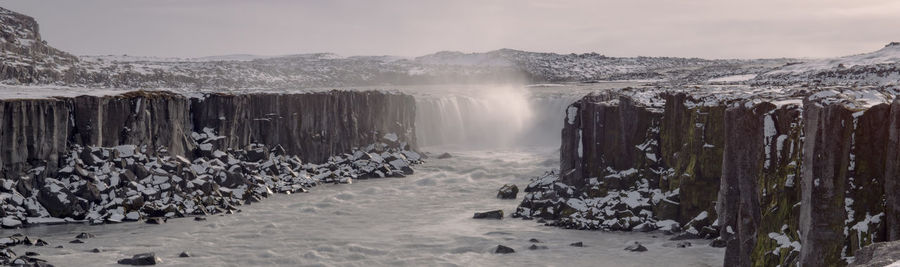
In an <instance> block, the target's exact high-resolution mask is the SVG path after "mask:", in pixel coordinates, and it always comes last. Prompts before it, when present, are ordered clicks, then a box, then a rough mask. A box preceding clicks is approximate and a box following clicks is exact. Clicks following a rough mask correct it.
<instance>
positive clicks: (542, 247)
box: [528, 244, 547, 250]
mask: <svg viewBox="0 0 900 267" xmlns="http://www.w3.org/2000/svg"><path fill="white" fill-rule="evenodd" d="M528 249H530V250H538V249H547V246H538V245H535V244H531V246H530V247H528Z"/></svg>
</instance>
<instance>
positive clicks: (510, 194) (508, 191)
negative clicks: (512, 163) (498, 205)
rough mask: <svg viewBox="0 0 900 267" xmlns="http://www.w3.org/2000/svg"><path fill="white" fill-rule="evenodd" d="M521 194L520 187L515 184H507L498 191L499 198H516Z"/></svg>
mask: <svg viewBox="0 0 900 267" xmlns="http://www.w3.org/2000/svg"><path fill="white" fill-rule="evenodd" d="M518 194H519V187H518V186H516V185H514V184H505V185H503V186H502V187H500V190H498V191H497V198H499V199H516V196H517V195H518Z"/></svg>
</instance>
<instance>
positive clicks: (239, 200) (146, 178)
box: [0, 133, 422, 228]
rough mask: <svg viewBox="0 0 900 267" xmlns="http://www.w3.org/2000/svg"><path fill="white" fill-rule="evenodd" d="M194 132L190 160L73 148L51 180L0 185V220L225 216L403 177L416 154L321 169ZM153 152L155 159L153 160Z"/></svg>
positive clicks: (372, 153) (344, 158) (387, 150)
mask: <svg viewBox="0 0 900 267" xmlns="http://www.w3.org/2000/svg"><path fill="white" fill-rule="evenodd" d="M213 138H214V136H211V135H207V134H196V133H195V136H194V139H195V140H196V141H197V143H198V146H197V147H198V149H196V150H195V151H194V154H195V155H196V157H195V158H194V159H193V160H189V159H187V158H186V157H182V156H167V153H166V151H164V150H160V151H156V153H148V148H147V147H146V146H143V147H137V146H134V145H122V146H116V147H80V146H74V147H72V148H71V150H70V151H69V153H68V154H67V155H65V157H64V158H63V159H62V160H61V162H62V165H63V166H61V168H60V170H59V172H58V175H56V176H55V177H47V178H44V179H37V178H34V177H38V176H39V175H40V173H41V172H42V171H43V170H42V168H37V169H34V170H32V171H31V172H30V173H33V174H35V176H34V177H32V178H28V177H25V178H22V179H18V180H12V179H2V180H0V218H2V225H3V226H4V227H7V228H12V227H20V226H23V225H29V224H41V223H62V222H90V223H117V222H123V221H137V220H141V219H147V218H153V219H154V220H156V221H158V222H164V221H165V218H170V217H183V216H188V215H198V216H203V215H208V214H218V213H229V212H233V211H235V210H237V208H236V206H239V205H242V204H249V203H252V202H257V201H260V200H261V199H263V198H266V197H268V196H270V195H272V194H274V193H285V194H290V193H298V192H307V191H308V190H309V189H310V188H312V187H315V186H316V185H317V184H319V183H350V182H351V181H352V180H353V179H367V178H381V177H403V176H405V175H409V174H412V173H413V170H412V169H411V168H410V165H413V164H418V163H421V162H422V157H421V156H420V155H419V154H418V153H416V152H414V151H408V150H403V149H401V148H398V147H396V146H391V145H388V144H386V143H378V144H373V145H369V146H367V147H365V148H362V149H356V150H354V151H352V152H351V153H348V154H343V155H336V156H332V157H331V158H330V159H329V160H328V161H327V162H325V163H323V164H313V163H304V162H302V161H301V160H300V159H299V158H298V157H296V156H290V155H286V153H285V152H284V150H283V149H281V148H280V146H275V147H267V146H264V145H258V144H252V145H249V146H247V147H246V148H244V149H242V150H230V149H229V150H226V151H221V150H216V149H213V148H212V145H211V144H210V142H208V141H209V140H210V139H213ZM154 155H156V156H154Z"/></svg>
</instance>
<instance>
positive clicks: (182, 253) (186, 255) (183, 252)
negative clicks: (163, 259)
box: [178, 251, 191, 258]
mask: <svg viewBox="0 0 900 267" xmlns="http://www.w3.org/2000/svg"><path fill="white" fill-rule="evenodd" d="M178 257H179V258H190V257H191V254H190V253H188V252H187V251H182V252H181V254H178Z"/></svg>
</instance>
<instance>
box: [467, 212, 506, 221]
mask: <svg viewBox="0 0 900 267" xmlns="http://www.w3.org/2000/svg"><path fill="white" fill-rule="evenodd" d="M472 218H473V219H496V220H500V219H503V210H492V211H486V212H476V213H475V215H474V216H472Z"/></svg>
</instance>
